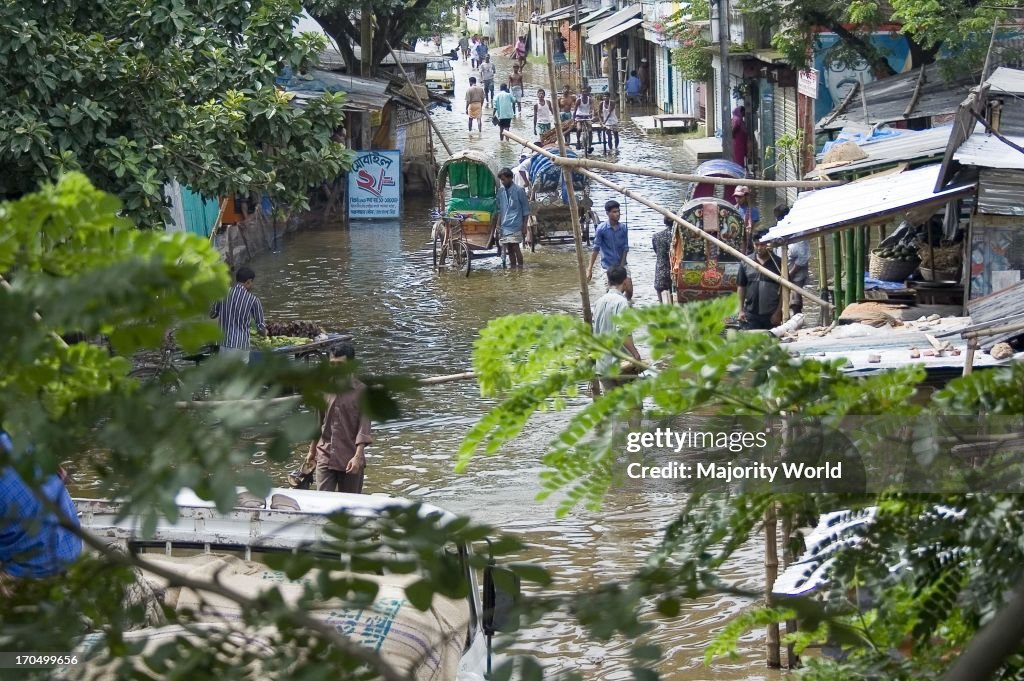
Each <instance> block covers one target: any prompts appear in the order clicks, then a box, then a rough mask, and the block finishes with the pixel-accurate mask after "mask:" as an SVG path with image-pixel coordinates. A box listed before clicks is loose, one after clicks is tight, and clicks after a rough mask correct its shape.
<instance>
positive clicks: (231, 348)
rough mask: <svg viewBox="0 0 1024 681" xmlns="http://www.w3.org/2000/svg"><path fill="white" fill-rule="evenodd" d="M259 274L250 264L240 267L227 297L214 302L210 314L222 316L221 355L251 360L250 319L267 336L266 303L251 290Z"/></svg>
mask: <svg viewBox="0 0 1024 681" xmlns="http://www.w3.org/2000/svg"><path fill="white" fill-rule="evenodd" d="M255 280H256V273H255V272H253V271H252V270H251V269H250V268H248V267H240V268H239V269H238V272H237V273H235V285H234V286H232V287H231V290H230V291H229V292H228V295H227V297H226V298H225V299H224V300H223V301H221V302H219V303H217V304H216V305H214V307H213V311H212V312H211V313H210V317H212V318H213V319H220V329H221V331H222V332H223V333H224V340H223V341H222V342H221V344H220V354H222V355H226V356H228V357H235V358H237V359H240V360H241V361H243V362H248V361H249V320H250V319H251V320H252V321H254V322H256V328H258V329H259V331H260V334H261V335H264V336H266V335H267V324H266V322H265V321H264V320H263V305H262V304H260V300H259V298H257V297H256V296H255V295H254V294H253V293H252V283H253V281H255Z"/></svg>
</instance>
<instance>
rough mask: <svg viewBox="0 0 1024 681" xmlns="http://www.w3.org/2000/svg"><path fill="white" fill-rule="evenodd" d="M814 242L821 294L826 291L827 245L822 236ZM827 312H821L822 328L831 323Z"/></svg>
mask: <svg viewBox="0 0 1024 681" xmlns="http://www.w3.org/2000/svg"><path fill="white" fill-rule="evenodd" d="M815 241H817V244H818V277H819V278H820V279H819V284H820V286H819V289H820V290H821V291H822V293H824V292H825V291H828V244H827V243H826V241H825V236H824V235H822V236H819V237H818V238H817V239H815ZM808 247H809V245H808ZM808 264H810V263H808ZM832 299H833V300H835V297H834V296H833V298H832ZM827 312H828V311H827V310H822V315H821V320H820V323H821V325H822V326H828V324H829V322H831V321H832V320H831V319H829V316H828V314H827Z"/></svg>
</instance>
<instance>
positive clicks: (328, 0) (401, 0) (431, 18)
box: [304, 0, 479, 73]
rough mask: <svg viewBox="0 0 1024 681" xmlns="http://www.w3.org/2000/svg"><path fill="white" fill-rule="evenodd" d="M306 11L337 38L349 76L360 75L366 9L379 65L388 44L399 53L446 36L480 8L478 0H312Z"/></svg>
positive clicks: (374, 60)
mask: <svg viewBox="0 0 1024 681" xmlns="http://www.w3.org/2000/svg"><path fill="white" fill-rule="evenodd" d="M304 4H305V7H306V11H307V12H309V14H310V16H312V17H313V18H314V19H316V20H317V22H319V24H320V25H321V26H322V27H323V29H324V31H326V32H327V35H329V36H331V38H333V39H334V41H335V44H336V45H337V46H338V50H339V51H340V52H341V56H342V58H343V59H344V60H345V65H346V67H347V68H348V71H349V73H359V72H360V61H359V60H358V59H356V57H355V53H354V52H353V51H352V46H353V45H358V46H361V45H362V33H361V30H360V27H361V23H360V22H361V21H362V19H361V17H362V16H363V13H364V10H365V9H370V10H371V11H372V16H373V55H372V59H371V62H372V64H373V66H377V65H379V64H381V63H382V62H383V61H384V58H385V57H387V56H388V45H389V44H390V45H391V46H392V47H394V48H395V49H396V50H397V49H400V48H401V47H402V46H403V45H405V44H406V42H407V41H408V42H414V41H415V40H416V39H417V38H430V37H433V36H436V35H444V34H445V33H446V32H449V31H451V30H452V29H453V28H454V27H455V26H456V24H457V21H458V17H459V16H461V14H462V13H463V12H465V10H466V9H468V8H471V7H475V6H478V4H479V3H478V2H477V0H457V1H456V2H442V1H439V0H375V1H374V2H372V3H367V2H364V1H363V0H310V1H309V2H306V3H304Z"/></svg>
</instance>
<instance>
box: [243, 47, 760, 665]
mask: <svg viewBox="0 0 1024 681" xmlns="http://www.w3.org/2000/svg"><path fill="white" fill-rule="evenodd" d="M495 61H496V62H497V69H498V77H497V79H496V85H498V84H500V83H502V82H504V80H505V78H507V74H508V73H509V72H510V70H511V65H510V62H509V61H508V60H507V59H504V58H501V57H498V58H496V59H495ZM455 69H456V82H457V89H456V93H455V96H454V98H453V105H452V111H450V112H447V111H444V110H438V111H435V113H434V115H435V119H436V120H437V122H438V124H439V126H440V127H441V129H442V130H443V132H444V134H445V137H446V139H447V141H448V144H449V145H450V146H451V147H452V150H453V151H459V150H461V149H464V148H475V149H481V150H484V151H486V152H487V153H488V154H493V156H494V157H495V158H496V159H497V161H498V164H499V166H512V165H515V163H516V162H517V159H518V156H519V153H520V146H519V145H518V144H514V143H511V142H505V143H499V141H498V131H497V128H496V127H494V126H492V125H491V124H490V121H489V115H490V112H489V111H488V110H485V122H484V130H483V133H482V135H481V134H480V133H478V132H475V131H474V132H473V133H472V134H471V135H469V134H467V131H466V117H465V115H464V114H463V110H464V104H463V102H464V93H465V89H466V87H467V79H468V77H469V76H470V75H473V74H471V72H470V69H469V65H468V64H467V63H465V62H460V63H457V64H456V65H455ZM526 83H527V87H526V90H527V98H526V105H525V106H524V109H525V110H526V111H525V112H524V116H523V117H522V118H517V119H515V120H514V122H513V124H512V130H513V131H514V132H517V133H519V134H522V135H524V136H526V137H531V138H532V121H531V120H530V118H529V116H531V115H532V111H533V102H534V101H535V92H536V88H537V87H538V86H543V87H544V89H545V90H547V89H548V88H547V71H546V67H541V66H539V65H534V64H528V65H527V68H526ZM622 118H623V119H624V124H623V132H622V147H621V150H620V151H619V152H618V154H611V153H609V154H607V155H604V156H602V154H601V149H600V146H598V147H597V149H596V156H597V157H598V158H604V159H607V160H619V161H622V162H624V163H628V164H632V165H638V166H646V167H650V168H658V169H663V170H674V171H678V172H687V171H690V170H692V169H693V168H694V166H695V165H696V164H695V162H694V160H693V159H692V158H688V157H687V156H686V154H685V153H684V152H683V150H682V145H681V142H680V141H679V140H677V139H674V138H672V137H668V138H664V139H665V141H661V140H658V139H657V138H654V139H655V140H657V141H654V142H652V141H651V140H650V139H648V138H647V137H645V136H644V135H643V134H642V133H640V132H639V131H638V130H637V129H636V128H634V127H633V126H632V125H631V124H630V123H629V120H628V112H627V115H626V116H623V117H622ZM436 146H437V147H438V150H439V154H440V157H439V161H441V160H443V158H444V150H443V147H442V146H441V145H440V144H439V143H437V144H436ZM608 176H609V177H610V178H612V179H613V180H614V181H616V182H618V183H621V184H624V185H626V186H627V187H630V188H631V189H634V190H637V191H640V192H642V193H644V194H645V195H647V196H649V197H651V198H653V199H655V200H658V201H659V202H661V203H663V204H665V205H667V206H671V207H677V206H679V205H680V204H681V203H682V201H683V199H684V198H685V197H684V192H685V187H683V186H680V185H677V184H673V183H670V182H667V181H664V180H656V179H652V178H640V177H636V176H628V175H612V174H608ZM592 197H593V200H594V204H595V210H597V211H598V214H599V215H601V216H602V217H603V205H604V202H605V201H606V200H607V199H609V198H616V199H618V200H619V201H620V203H621V204H622V213H623V220H625V221H627V222H628V223H629V227H630V245H631V251H630V257H629V263H630V266H631V269H632V274H633V280H634V285H635V289H636V293H635V296H634V303H635V304H636V305H650V304H653V303H654V302H655V300H656V296H655V293H654V289H653V272H654V254H653V251H652V249H651V236H652V234H654V232H656V231H658V230H660V229H662V219H661V217H660V216H659V215H657V214H656V213H654V212H653V211H651V210H649V209H646V208H644V207H642V206H640V205H638V204H635V203H634V202H631V201H628V200H625V199H624V198H623V197H620V196H618V195H613V192H611V190H608V189H605V188H603V187H600V186H594V187H593V188H592ZM431 208H432V202H431V201H430V200H429V199H426V198H418V199H409V200H407V201H406V203H405V206H404V217H403V218H402V220H401V221H393V222H376V223H361V224H353V225H351V227H350V228H346V227H345V226H344V225H343V224H341V223H339V224H334V225H324V226H323V227H321V228H319V229H314V230H311V231H305V232H300V233H297V234H293V235H290V236H289V237H288V238H287V239H286V240H285V241H284V242H283V243H282V244H281V246H280V252H278V253H274V254H267V255H264V256H262V257H260V258H258V259H257V260H255V261H254V262H252V263H251V265H252V267H253V268H254V269H255V271H256V273H257V278H256V292H257V293H258V295H259V296H260V297H261V298H262V300H263V304H264V307H265V309H266V311H267V316H268V318H270V319H273V320H289V319H309V320H314V321H317V322H319V323H320V324H321V325H323V326H324V327H325V328H327V329H329V330H334V331H347V332H350V333H352V334H353V336H354V337H355V340H356V352H357V359H358V360H359V361H360V362H361V363H362V365H363V366H364V368H365V370H366V371H367V372H369V373H377V374H394V373H405V374H411V375H415V376H431V375H438V374H449V373H454V372H459V371H464V370H468V369H469V368H470V354H471V351H472V346H473V341H474V339H475V338H476V334H477V332H478V330H479V329H480V328H482V327H483V326H484V325H485V324H486V323H487V322H488V320H490V319H493V318H494V317H496V316H499V315H504V314H514V313H521V312H538V311H540V312H564V313H569V314H579V312H580V296H579V291H578V284H577V281H578V280H577V271H576V260H575V256H574V253H573V250H572V247H571V246H541V247H538V249H537V251H536V252H535V253H530V252H529V251H527V252H526V254H525V260H526V268H525V271H523V272H508V271H504V270H502V269H501V263H500V261H499V260H498V259H496V258H489V259H484V260H476V261H474V262H473V270H472V273H471V274H470V276H469V277H468V278H467V277H464V276H462V275H460V274H456V273H447V272H443V273H440V274H439V273H437V272H435V271H433V270H432V267H431V243H430V237H431V231H430V209H431ZM599 278H601V276H600V273H595V282H594V283H593V284H592V285H591V288H590V291H591V296H592V299H596V298H597V296H599V295H601V294H602V293H603V291H604V287H603V286H602V285H601V284H600V283H599V282H598V281H597V280H598V279H599ZM641 350H642V348H641ZM490 406H491V403H490V402H487V401H484V400H481V399H480V397H479V394H478V391H477V389H476V387H475V385H474V384H473V383H471V382H461V383H453V384H448V385H443V386H433V387H428V388H425V389H424V390H422V392H421V393H420V394H418V395H415V396H410V397H408V398H405V399H404V400H403V402H402V407H403V417H402V419H401V420H397V421H394V422H390V423H386V424H376V425H375V428H376V434H377V441H376V443H375V444H374V445H373V447H372V448H371V449H370V450H369V455H370V456H369V457H368V459H369V460H368V464H367V483H366V491H368V492H371V493H372V492H384V493H388V494H392V495H396V496H403V497H410V498H419V499H423V500H425V501H429V502H431V503H434V504H437V505H439V506H442V507H444V508H447V509H449V510H452V511H455V512H457V513H463V514H469V515H471V516H472V517H473V518H474V519H475V520H477V521H482V522H486V523H490V524H493V525H495V526H497V527H499V528H501V529H502V530H504V531H507V532H510V533H514V534H516V535H518V536H520V537H521V538H522V539H523V540H525V541H526V542H527V543H529V544H530V545H531V546H532V547H533V548H532V550H531V552H530V554H529V556H528V558H530V559H534V560H537V561H538V562H540V563H542V564H543V565H545V566H546V567H547V568H549V569H550V570H552V571H553V573H554V575H555V580H556V581H555V584H554V586H553V588H554V589H555V590H556V591H558V592H560V593H566V594H572V593H575V592H576V591H577V590H580V589H583V588H588V587H592V586H595V585H596V584H598V583H599V582H601V581H605V580H614V579H621V578H623V577H625V576H626V575H627V574H628V572H629V571H630V570H631V569H633V568H635V567H637V566H638V565H639V564H640V562H641V561H642V560H643V558H644V557H645V555H646V554H647V552H648V550H649V549H651V548H652V547H653V546H655V544H656V543H657V541H658V538H659V528H660V527H661V526H663V525H664V524H665V523H666V522H668V521H669V520H670V519H671V517H672V514H673V513H674V512H675V511H676V509H677V508H678V507H679V506H680V503H681V501H680V499H679V498H678V497H673V496H670V495H666V494H663V493H658V492H654V491H648V492H644V491H628V492H624V493H620V494H618V495H617V496H614V497H612V498H610V499H608V501H607V502H606V504H605V506H604V508H603V509H602V510H601V511H600V512H598V513H590V512H586V511H584V510H583V509H577V510H576V511H574V512H573V513H572V514H571V515H569V516H568V517H566V518H565V519H563V520H558V519H556V518H555V516H554V506H555V504H554V502H551V501H549V502H545V503H540V502H536V501H534V497H535V495H536V493H537V491H538V490H539V489H540V483H539V481H538V477H537V474H538V472H539V471H540V470H541V466H540V458H541V456H542V454H543V453H544V449H545V445H546V443H547V442H548V441H549V440H550V439H551V438H552V437H553V436H554V435H555V434H556V433H557V432H558V430H559V427H560V425H561V423H562V422H563V421H564V415H557V414H550V413H548V414H543V415H541V417H539V418H536V419H535V420H534V422H533V423H532V427H531V428H530V429H529V431H528V432H527V433H524V435H523V436H522V437H521V438H520V439H519V440H518V441H517V442H516V443H515V446H514V447H512V448H507V449H506V451H504V452H503V453H502V454H500V455H498V456H495V457H491V458H483V457H481V458H478V459H476V460H475V461H474V462H473V463H472V465H471V467H470V469H469V471H468V473H466V474H464V475H456V474H455V473H454V472H453V455H454V454H455V452H456V450H457V448H458V445H459V443H460V441H461V439H462V437H463V435H464V433H465V432H466V431H467V429H468V428H469V427H470V425H471V424H473V423H474V422H475V421H476V419H477V418H478V417H479V416H480V415H481V414H482V413H484V411H485V410H486V409H487V408H489V407H490ZM253 463H254V465H257V466H263V465H268V464H266V462H265V461H260V460H257V461H254V462H253ZM269 472H270V473H271V474H272V476H273V478H274V480H275V482H276V483H278V484H284V482H285V478H284V473H285V469H284V468H281V469H276V468H275V469H271V470H270V471H269ZM730 571H731V574H730V575H729V577H730V578H733V579H739V580H741V581H742V583H743V585H744V586H747V587H752V588H753V587H757V586H758V585H759V584H760V583H761V580H762V575H763V566H762V556H761V552H760V549H759V547H757V546H751V547H747V548H746V549H745V550H744V551H743V552H742V554H741V560H740V561H737V562H735V563H734V564H733V565H732V566H731V567H730ZM747 605H748V603H747V602H746V601H743V600H740V599H737V598H734V597H721V598H708V599H703V600H700V601H698V602H696V603H692V604H689V605H688V606H686V607H684V610H683V613H682V614H681V615H680V616H679V617H677V618H675V619H672V620H666V619H661V620H659V621H658V623H657V625H656V627H655V629H654V632H653V634H652V637H651V638H652V641H653V642H656V643H659V644H661V645H662V646H663V648H664V649H665V651H666V656H665V660H664V661H663V663H662V665H661V671H662V673H663V678H665V679H668V680H670V681H694V680H712V679H714V680H722V681H726V680H728V681H739V680H741V679H742V680H751V681H752V680H755V679H775V678H779V675H777V674H776V673H774V672H769V671H767V670H765V668H764V663H763V659H764V644H763V638H762V637H761V635H760V634H758V635H757V636H756V637H750V640H748V641H746V642H745V643H744V644H743V648H742V650H741V651H740V652H741V654H740V657H739V658H738V659H737V660H733V661H727V662H724V663H716V664H715V665H714V666H712V667H705V666H704V665H703V663H702V657H703V653H704V647H705V645H706V643H707V642H708V641H709V640H710V639H711V637H712V636H714V634H716V633H717V632H718V631H719V630H720V629H721V628H722V627H723V626H724V624H725V623H726V621H727V620H728V619H729V618H731V617H733V616H735V615H736V614H738V613H739V612H740V611H741V610H742V609H743V608H744V607H746V606H747ZM519 648H520V649H521V650H527V651H531V652H533V653H535V654H537V655H538V656H540V657H541V658H543V660H544V661H545V663H546V664H549V665H551V666H553V667H554V668H556V669H576V670H578V671H580V672H582V674H583V676H584V677H585V678H588V679H605V680H609V681H611V680H614V679H627V678H631V672H630V671H629V667H630V664H631V660H630V658H629V657H628V652H627V646H626V642H623V641H613V642H611V643H610V644H607V645H602V644H599V643H595V642H589V641H588V640H587V638H586V637H585V635H584V632H583V631H582V630H580V629H579V628H578V627H577V626H576V625H575V623H574V622H573V621H572V620H571V619H570V618H569V617H568V616H565V617H562V618H559V617H554V618H549V619H548V620H546V621H545V622H543V623H542V625H541V626H538V627H535V628H533V629H531V630H529V631H527V632H526V633H525V634H524V635H523V637H522V643H521V646H519Z"/></svg>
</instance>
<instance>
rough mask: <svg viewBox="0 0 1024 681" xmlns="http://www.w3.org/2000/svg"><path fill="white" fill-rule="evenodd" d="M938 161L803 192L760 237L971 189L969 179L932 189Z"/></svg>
mask: <svg viewBox="0 0 1024 681" xmlns="http://www.w3.org/2000/svg"><path fill="white" fill-rule="evenodd" d="M941 167H942V166H941V165H939V164H935V165H930V166H925V167H923V168H917V169H916V170H908V171H907V172H904V173H900V174H899V175H885V176H884V177H875V178H869V179H866V180H862V181H859V182H851V183H850V184H845V185H843V186H841V187H829V188H827V189H818V190H816V191H813V192H806V193H804V194H801V195H800V196H799V197H797V200H796V203H794V204H793V209H792V210H791V211H790V212H789V215H787V216H786V218H785V219H784V220H782V222H780V223H778V224H777V225H775V226H774V227H772V229H771V230H769V232H768V234H767V236H765V237H764V238H763V239H762V240H761V241H762V242H768V243H771V244H773V245H779V244H784V243H792V242H794V241H802V240H804V239H807V238H809V237H812V236H820V235H822V234H828V233H830V232H834V231H837V230H840V229H843V228H844V227H850V226H853V225H869V224H875V223H880V222H886V221H887V220H890V219H892V218H894V217H896V216H898V215H900V214H901V213H903V212H905V211H907V210H909V209H911V208H920V207H923V206H928V205H932V204H934V205H935V206H936V208H937V207H938V206H939V205H941V204H944V203H946V202H948V201H952V200H953V199H957V198H960V197H961V196H967V195H968V194H972V193H974V189H975V183H973V182H969V183H965V184H962V185H959V186H954V187H950V188H946V189H944V190H942V191H940V192H936V191H933V190H934V189H935V182H936V180H937V179H938V177H939V170H940V168H941Z"/></svg>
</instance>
